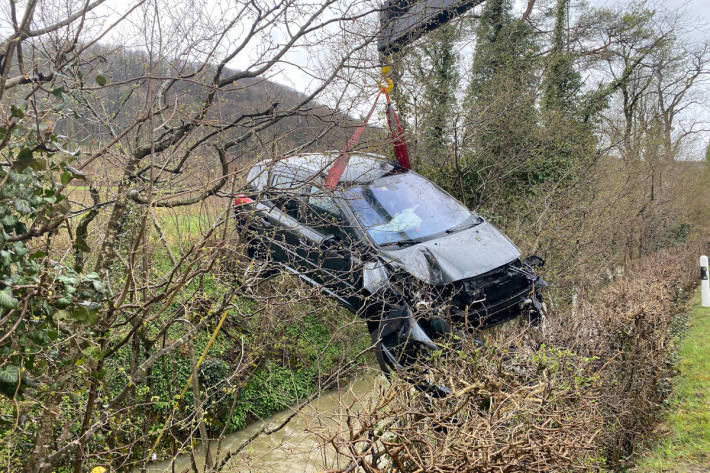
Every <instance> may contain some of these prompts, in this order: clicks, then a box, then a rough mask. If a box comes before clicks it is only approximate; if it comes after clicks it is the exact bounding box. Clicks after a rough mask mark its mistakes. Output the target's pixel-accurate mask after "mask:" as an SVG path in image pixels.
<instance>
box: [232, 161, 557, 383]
mask: <svg viewBox="0 0 710 473" xmlns="http://www.w3.org/2000/svg"><path fill="white" fill-rule="evenodd" d="M336 157H337V153H325V154H303V155H298V156H294V157H291V158H287V159H284V160H281V161H278V162H276V163H267V162H262V163H259V164H257V165H255V166H254V167H253V168H252V169H251V171H250V173H249V176H248V185H249V187H250V190H251V191H250V193H249V194H248V195H240V196H239V197H238V198H237V199H236V200H235V207H234V210H235V217H236V219H237V222H238V224H239V226H240V228H241V229H243V230H244V232H245V235H246V238H247V241H248V253H249V256H250V257H252V258H254V259H256V260H258V261H260V262H263V263H264V265H263V266H264V267H265V270H266V271H267V274H271V273H272V272H274V271H275V270H276V268H283V269H286V270H287V271H289V272H291V273H294V274H296V275H298V276H299V277H301V278H302V279H304V280H305V281H307V282H308V283H310V284H312V285H315V286H317V287H319V288H321V289H322V290H323V291H324V292H325V293H327V294H328V295H330V296H331V297H333V298H335V299H336V300H338V301H339V302H340V303H342V304H343V305H344V306H345V307H347V308H348V309H350V310H351V311H353V312H355V313H357V314H358V315H360V316H361V317H362V318H363V319H365V320H366V321H367V325H368V329H369V332H370V335H371V337H372V340H373V342H374V343H375V344H376V354H377V359H378V361H379V363H380V366H381V368H382V369H383V371H385V372H388V371H389V370H391V369H402V368H405V367H407V366H408V365H410V364H411V363H412V361H413V360H414V359H415V358H419V357H421V356H422V355H423V354H424V356H426V353H430V352H431V350H435V349H436V347H437V346H436V344H437V341H438V340H440V339H442V337H448V336H449V335H450V334H451V333H458V334H471V333H473V332H475V331H476V330H479V329H484V328H486V327H490V326H492V325H495V324H498V323H501V322H504V321H506V320H509V319H511V318H514V317H517V316H520V315H522V316H525V317H527V318H529V319H530V320H531V321H532V320H536V319H537V318H539V317H540V315H541V312H542V302H541V298H540V295H539V294H538V289H539V288H540V287H542V286H545V285H546V284H545V283H544V281H542V279H540V278H539V277H538V276H537V274H536V272H535V270H534V268H533V266H535V265H538V264H541V260H540V259H539V258H538V257H530V258H527V259H525V260H522V259H521V257H520V256H521V255H520V251H519V250H518V249H517V248H516V246H515V245H514V244H513V243H512V242H511V241H510V240H509V239H508V238H507V237H506V236H505V235H503V234H502V233H501V232H500V231H499V230H498V229H496V228H495V227H494V226H493V225H491V224H490V223H488V222H487V221H486V220H485V219H483V218H482V217H481V216H479V215H477V214H475V213H473V212H471V211H469V210H468V209H467V208H466V207H465V206H463V205H462V204H461V203H460V202H458V201H457V200H456V199H454V198H453V197H451V196H450V195H449V194H447V193H446V192H444V191H443V190H441V189H440V188H439V187H438V186H436V185H435V184H434V183H432V182H431V181H429V180H427V179H425V178H424V177H422V176H420V175H419V174H417V173H415V172H414V171H411V170H409V169H405V168H402V167H400V166H398V165H397V164H396V163H393V162H391V161H389V160H387V159H385V158H383V157H381V156H377V155H370V154H356V155H353V156H352V157H351V159H350V162H349V164H348V166H347V168H346V170H345V172H344V173H343V175H342V176H341V178H340V181H339V183H338V186H337V187H336V188H335V189H334V190H333V191H330V190H328V189H325V188H324V186H323V181H324V177H325V175H326V174H327V171H328V169H329V167H330V166H331V165H332V163H333V161H334V160H335V159H336Z"/></svg>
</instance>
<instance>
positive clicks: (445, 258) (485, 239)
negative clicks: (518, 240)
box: [384, 222, 520, 286]
mask: <svg viewBox="0 0 710 473" xmlns="http://www.w3.org/2000/svg"><path fill="white" fill-rule="evenodd" d="M384 254H385V256H386V257H387V258H388V259H389V260H390V261H391V262H392V263H394V264H395V265H397V266H400V267H401V269H403V270H405V271H406V272H408V273H410V274H411V275H412V276H414V277H415V278H417V279H419V280H421V281H424V282H425V283H428V284H434V285H437V286H438V285H444V284H449V283H452V282H454V281H459V280H461V279H468V278H472V277H475V276H478V275H480V274H483V273H487V272H488V271H491V270H493V269H495V268H498V267H500V266H503V265H504V264H506V263H510V262H511V261H514V260H516V259H518V258H520V251H519V250H518V248H517V247H516V246H515V245H514V244H513V243H512V242H511V241H510V240H509V239H508V238H507V237H506V236H504V235H503V234H502V233H501V232H500V231H499V230H498V229H497V228H496V227H494V226H493V225H491V224H490V223H488V222H483V223H481V224H478V225H476V226H475V227H472V228H469V229H467V230H462V231H460V232H457V233H453V234H451V235H446V236H443V237H441V238H436V239H433V240H428V241H425V242H422V243H417V244H415V245H412V246H409V247H406V248H401V249H397V250H391V251H385V252H384Z"/></svg>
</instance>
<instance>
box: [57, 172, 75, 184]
mask: <svg viewBox="0 0 710 473" xmlns="http://www.w3.org/2000/svg"><path fill="white" fill-rule="evenodd" d="M60 179H61V181H62V185H63V186H66V185H67V184H69V183H70V182H71V180H72V177H71V174H70V173H69V172H68V171H64V172H63V173H62V175H61V177H60Z"/></svg>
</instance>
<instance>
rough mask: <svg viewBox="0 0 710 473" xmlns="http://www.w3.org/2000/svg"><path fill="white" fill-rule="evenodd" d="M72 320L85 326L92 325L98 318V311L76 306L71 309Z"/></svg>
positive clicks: (84, 306)
mask: <svg viewBox="0 0 710 473" xmlns="http://www.w3.org/2000/svg"><path fill="white" fill-rule="evenodd" d="M71 315H72V318H73V319H74V320H76V321H77V322H79V323H82V324H85V325H93V324H95V323H96V319H97V318H98V311H97V310H96V309H94V308H91V307H89V306H88V305H78V306H76V307H74V308H73V309H72V312H71Z"/></svg>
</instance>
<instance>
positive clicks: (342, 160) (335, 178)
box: [325, 87, 410, 190]
mask: <svg viewBox="0 0 710 473" xmlns="http://www.w3.org/2000/svg"><path fill="white" fill-rule="evenodd" d="M383 92H384V94H385V97H386V98H387V109H386V114H387V126H388V127H389V130H390V140H391V141H392V146H393V148H394V155H395V157H396V158H397V162H398V163H399V165H400V166H402V167H403V168H406V169H409V168H410V164H409V152H408V151H407V143H406V141H404V132H403V130H402V125H401V123H400V121H399V117H398V116H397V112H395V110H394V107H393V106H392V102H391V101H390V95H389V91H388V88H387V87H383V88H380V91H379V92H378V93H377V97H375V103H373V104H372V108H370V111H369V112H368V114H367V116H366V117H365V119H364V120H363V121H362V123H361V124H360V126H358V127H357V129H356V130H355V132H354V133H353V135H352V136H351V137H350V139H349V140H348V142H347V143H346V145H345V149H343V151H342V152H341V153H340V154H339V155H338V158H337V159H336V160H335V162H334V163H333V165H332V166H331V167H330V170H329V171H328V175H327V176H326V178H325V188H326V189H329V190H333V189H335V186H337V185H338V182H339V181H340V177H341V176H342V175H343V172H345V168H346V167H347V166H348V161H350V154H351V152H352V150H353V148H354V147H355V145H357V143H358V141H360V136H361V135H362V132H363V131H364V130H365V127H366V126H367V122H368V121H369V120H370V117H371V116H372V113H373V112H374V111H375V106H376V105H377V101H378V100H379V99H380V95H382V93H383Z"/></svg>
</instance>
